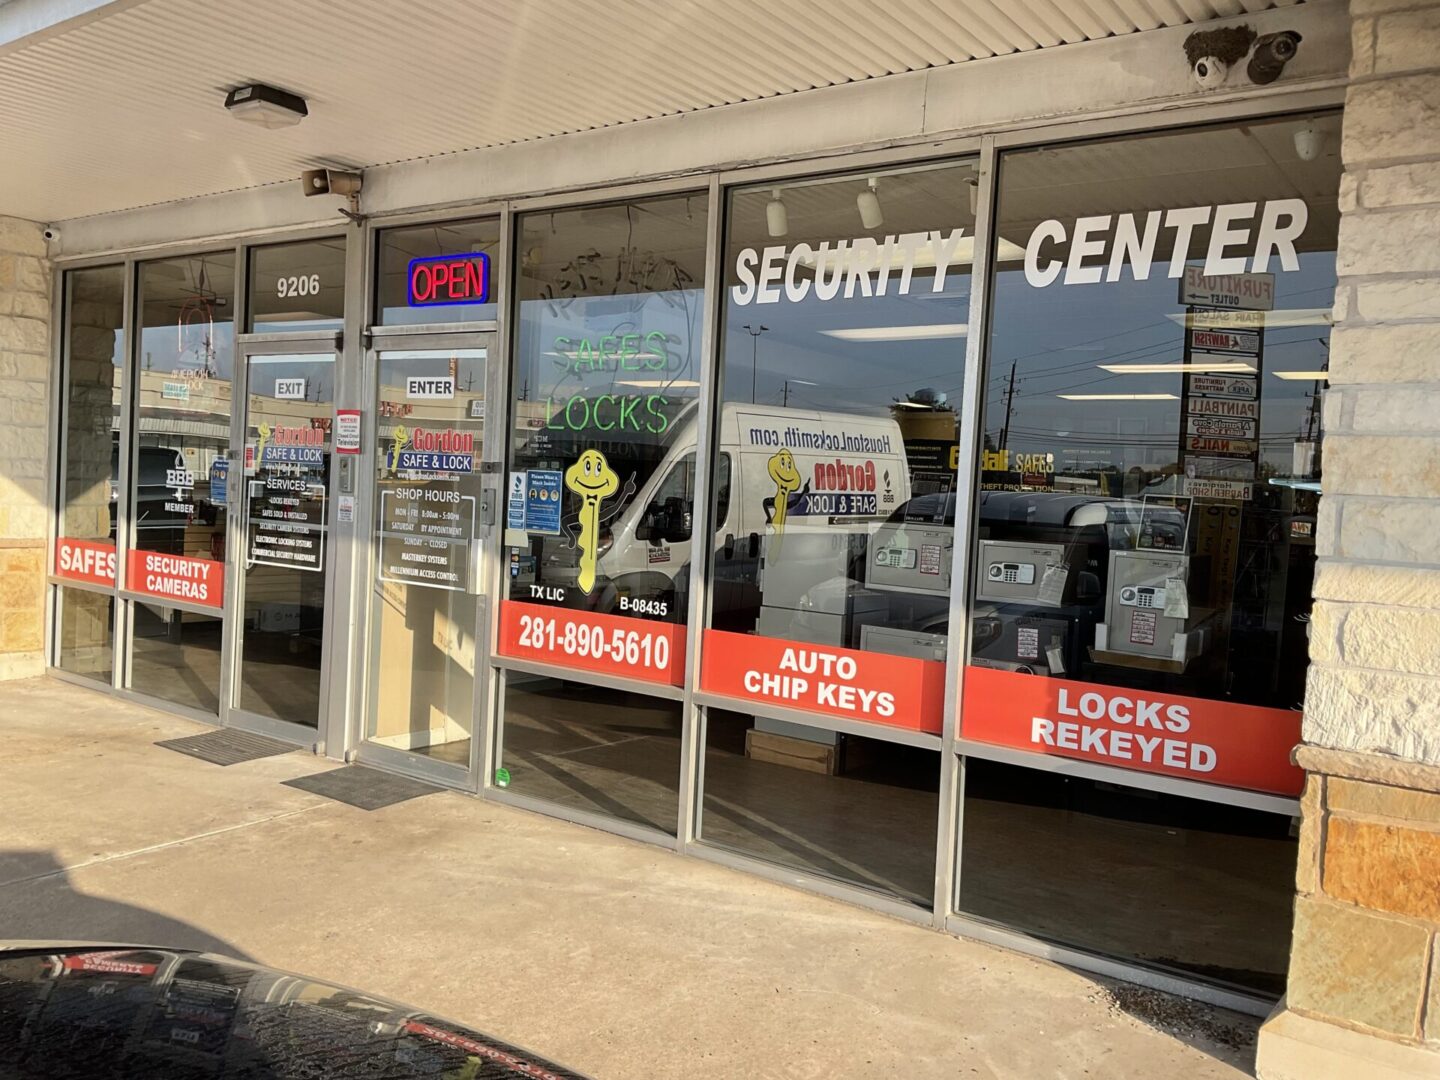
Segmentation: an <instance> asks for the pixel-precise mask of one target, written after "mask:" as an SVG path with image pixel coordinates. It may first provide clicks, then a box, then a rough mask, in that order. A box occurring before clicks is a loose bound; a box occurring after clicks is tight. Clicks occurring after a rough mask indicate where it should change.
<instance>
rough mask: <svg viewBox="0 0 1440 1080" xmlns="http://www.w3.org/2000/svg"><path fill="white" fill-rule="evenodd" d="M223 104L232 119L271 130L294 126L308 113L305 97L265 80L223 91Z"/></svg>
mask: <svg viewBox="0 0 1440 1080" xmlns="http://www.w3.org/2000/svg"><path fill="white" fill-rule="evenodd" d="M225 108H226V109H228V110H229V111H230V115H231V116H233V117H235V119H237V120H244V121H245V122H246V123H247V124H255V125H256V126H257V127H263V128H266V129H268V130H270V131H274V130H275V129H277V128H287V127H294V126H295V125H296V124H298V123H300V121H301V120H304V119H305V117H307V116H308V115H310V110H309V109H307V108H306V107H305V99H304V98H302V97H300V96H299V95H298V94H292V93H290V92H289V91H288V90H281V89H278V88H277V87H274V86H266V85H265V84H264V83H251V84H250V85H249V86H237V87H236V88H235V89H234V90H231V91H230V92H229V93H228V94H226V95H225Z"/></svg>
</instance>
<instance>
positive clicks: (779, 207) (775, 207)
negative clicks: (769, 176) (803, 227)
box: [765, 187, 790, 236]
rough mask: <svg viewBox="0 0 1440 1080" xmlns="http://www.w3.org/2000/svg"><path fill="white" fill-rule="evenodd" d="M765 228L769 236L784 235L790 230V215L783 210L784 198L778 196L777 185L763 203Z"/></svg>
mask: <svg viewBox="0 0 1440 1080" xmlns="http://www.w3.org/2000/svg"><path fill="white" fill-rule="evenodd" d="M765 229H766V231H767V232H769V234H770V235H771V236H784V235H785V234H786V233H788V232H789V231H790V215H789V214H788V213H787V212H786V210H785V200H784V199H782V198H780V189H779V188H778V187H777V188H776V189H775V190H774V191H773V192H772V193H771V195H770V201H769V202H768V203H766V204H765Z"/></svg>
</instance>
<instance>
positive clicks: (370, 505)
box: [345, 320, 509, 793]
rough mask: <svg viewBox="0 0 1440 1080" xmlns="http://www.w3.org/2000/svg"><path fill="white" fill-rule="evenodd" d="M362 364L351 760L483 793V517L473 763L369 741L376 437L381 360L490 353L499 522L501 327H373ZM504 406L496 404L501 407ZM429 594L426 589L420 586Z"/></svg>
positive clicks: (374, 659)
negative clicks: (357, 646)
mask: <svg viewBox="0 0 1440 1080" xmlns="http://www.w3.org/2000/svg"><path fill="white" fill-rule="evenodd" d="M366 337H367V339H368V340H367V343H366V347H365V351H364V361H363V379H362V383H363V391H362V399H361V400H362V402H363V404H362V405H361V410H362V416H363V417H368V423H367V422H363V421H362V424H361V427H362V431H361V441H360V455H359V457H358V458H357V459H356V462H357V468H358V473H357V481H356V484H355V498H356V504H355V525H354V528H355V538H356V542H355V545H354V556H353V558H354V570H355V576H356V581H357V593H356V596H357V598H358V599H357V601H356V604H355V611H354V619H353V623H354V626H355V629H356V634H355V640H356V641H357V642H360V643H363V644H362V648H361V650H360V651H359V652H358V654H357V656H356V657H355V663H356V667H357V672H358V674H359V678H357V679H356V680H355V689H354V693H355V698H356V704H357V707H356V708H355V710H354V716H353V717H352V718H351V726H350V727H349V736H350V737H349V744H348V745H349V747H350V749H349V750H348V751H347V752H346V754H345V758H346V760H347V761H356V762H359V763H361V764H366V765H374V766H376V767H377V768H381V769H385V770H387V771H389V772H396V773H401V774H403V775H407V776H411V777H414V778H415V779H418V780H424V781H426V782H428V783H433V784H438V785H442V786H444V787H450V788H457V789H459V790H461V791H467V792H472V793H473V792H476V791H478V790H479V787H480V766H481V763H482V761H483V760H484V757H485V752H484V747H485V745H486V743H487V740H488V739H489V735H490V722H489V721H490V710H489V707H488V705H489V701H490V696H491V687H492V681H491V677H490V675H491V673H490V633H489V626H490V608H491V598H490V595H489V592H488V589H487V586H488V585H489V583H490V582H491V580H492V578H493V574H492V573H491V566H492V563H493V562H494V560H495V558H496V555H495V552H496V550H497V548H496V543H495V526H494V525H492V524H487V523H486V519H485V513H484V511H483V510H482V509H481V508H480V507H477V508H476V512H477V515H478V521H477V523H476V527H475V534H476V538H477V539H478V540H479V541H480V552H479V557H478V558H477V560H476V567H475V573H476V575H477V580H478V588H479V591H478V592H477V593H476V594H475V595H474V601H475V661H474V666H475V673H474V690H473V693H472V698H471V702H470V760H469V763H468V764H467V765H466V766H465V767H464V768H461V767H460V766H458V765H454V764H451V763H450V762H447V761H440V760H436V759H432V758H427V757H426V756H424V755H423V754H417V753H414V752H413V751H410V750H401V749H399V748H397V747H392V746H383V745H381V744H379V743H375V742H372V741H370V738H369V735H368V729H369V726H370V711H371V708H372V707H373V705H374V697H375V693H374V691H375V679H376V678H377V677H378V675H379V671H380V666H381V663H382V660H381V656H380V649H381V641H380V635H379V628H378V625H377V623H376V620H375V618H374V614H375V602H374V598H373V593H374V583H375V575H376V572H377V569H378V566H379V544H378V543H377V540H376V532H375V529H376V525H377V521H378V517H377V515H378V513H379V505H378V502H377V500H376V498H375V453H376V438H375V436H376V433H377V431H378V430H379V416H378V411H377V403H378V401H379V395H380V356H381V354H382V353H389V352H399V351H417V352H422V351H432V350H433V351H444V350H459V349H472V350H482V351H483V352H484V353H485V402H486V406H485V421H484V423H485V428H484V432H483V434H482V436H481V464H480V470H479V471H480V490H481V500H482V505H483V502H484V500H485V498H486V497H487V496H488V498H489V502H490V507H491V509H490V513H491V515H493V516H494V517H495V518H496V519H497V520H498V515H499V512H500V511H499V498H500V484H499V477H500V472H499V471H498V470H497V466H496V464H495V463H496V462H503V460H504V452H505V422H506V420H507V419H508V415H509V414H508V409H507V408H506V407H505V406H506V405H507V404H508V403H507V402H506V401H505V398H504V395H505V381H504V377H505V367H506V366H505V362H504V357H503V356H502V355H501V352H500V337H499V333H498V326H497V324H496V322H495V321H493V320H490V321H486V322H476V323H466V324H453V323H452V324H443V325H429V326H427V325H425V324H423V323H422V324H419V325H414V326H393V327H392V326H375V327H372V328H371V329H370V331H369V333H368V334H367V335H366ZM497 403H498V404H497ZM422 587H423V586H422Z"/></svg>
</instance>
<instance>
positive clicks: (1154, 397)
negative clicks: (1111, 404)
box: [1055, 394, 1180, 401]
mask: <svg viewBox="0 0 1440 1080" xmlns="http://www.w3.org/2000/svg"><path fill="white" fill-rule="evenodd" d="M1055 396H1056V397H1058V398H1064V399H1065V400H1066V401H1179V400H1180V399H1179V398H1178V397H1176V396H1175V395H1174V394H1056V395H1055Z"/></svg>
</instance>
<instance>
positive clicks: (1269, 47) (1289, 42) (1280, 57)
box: [1245, 30, 1300, 86]
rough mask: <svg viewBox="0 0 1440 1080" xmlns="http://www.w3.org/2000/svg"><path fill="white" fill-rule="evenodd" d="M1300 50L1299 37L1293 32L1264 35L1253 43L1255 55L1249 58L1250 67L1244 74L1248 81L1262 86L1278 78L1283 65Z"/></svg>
mask: <svg viewBox="0 0 1440 1080" xmlns="http://www.w3.org/2000/svg"><path fill="white" fill-rule="evenodd" d="M1299 48H1300V35H1299V34H1297V33H1296V32H1295V31H1294V30H1281V31H1280V32H1279V33H1278V34H1266V35H1265V36H1264V37H1262V38H1257V39H1256V41H1255V55H1253V56H1252V57H1250V66H1249V67H1248V68H1246V69H1245V73H1246V74H1247V75H1249V76H1250V81H1251V82H1253V83H1255V84H1257V85H1259V86H1264V85H1265V84H1266V83H1272V82H1274V81H1275V80H1276V79H1278V78H1279V77H1280V72H1282V71H1284V70H1285V65H1286V64H1288V63H1289V62H1290V61H1291V60H1293V59H1294V58H1295V53H1296V51H1297V50H1298V49H1299Z"/></svg>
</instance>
